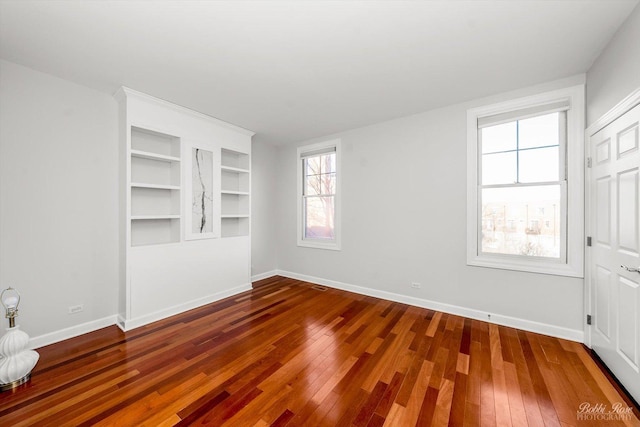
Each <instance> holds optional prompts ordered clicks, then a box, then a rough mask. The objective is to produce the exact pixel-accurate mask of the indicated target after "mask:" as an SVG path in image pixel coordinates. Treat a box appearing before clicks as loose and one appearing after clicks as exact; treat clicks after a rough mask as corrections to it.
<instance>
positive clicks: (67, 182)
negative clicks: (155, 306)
mask: <svg viewBox="0 0 640 427" xmlns="http://www.w3.org/2000/svg"><path fill="white" fill-rule="evenodd" d="M0 93H1V94H2V95H1V96H0V287H1V288H3V289H4V288H6V287H8V286H13V287H15V288H17V289H18V290H19V291H20V292H21V294H22V302H21V304H20V307H19V310H20V316H19V318H18V322H17V323H19V324H21V325H22V327H23V329H24V330H26V331H27V332H28V333H29V334H30V335H31V336H32V337H38V336H41V335H43V334H47V333H52V332H55V331H59V330H61V329H64V328H68V327H72V326H77V325H80V324H83V323H85V322H91V321H95V320H97V319H103V318H105V317H108V316H113V315H115V313H116V307H117V297H118V295H117V292H118V287H117V281H118V142H117V141H118V135H117V120H118V116H117V104H116V101H115V100H114V99H113V98H112V97H111V96H109V95H107V94H103V93H100V92H96V91H94V90H91V89H87V88H85V87H83V86H78V85H76V84H74V83H71V82H68V81H65V80H61V79H58V78H56V77H52V76H50V75H47V74H43V73H40V72H37V71H34V70H31V69H29V68H25V67H22V66H19V65H16V64H13V63H10V62H6V61H0ZM76 304H84V312H82V313H78V314H74V315H69V314H68V313H67V310H68V307H69V306H71V305H76ZM5 322H6V321H5V319H4V318H2V324H3V328H4V325H5Z"/></svg>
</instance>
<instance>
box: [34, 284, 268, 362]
mask: <svg viewBox="0 0 640 427" xmlns="http://www.w3.org/2000/svg"><path fill="white" fill-rule="evenodd" d="M272 275H275V274H272ZM267 277H270V276H267ZM248 290H251V284H250V283H247V284H244V285H240V286H236V287H234V288H231V289H227V290H225V291H222V292H218V293H215V294H212V295H209V296H206V297H204V298H199V299H196V300H193V301H189V302H186V303H184V304H179V305H176V306H174V307H170V308H167V309H165V310H160V311H157V312H155V313H151V314H148V315H145V316H140V317H138V318H135V319H130V320H125V318H124V317H123V316H122V315H120V314H114V315H112V316H107V317H103V318H102V319H97V320H92V321H90V322H86V323H82V324H80V325H76V326H71V327H69V328H65V329H61V330H59V331H55V332H50V333H48V334H44V335H40V336H37V337H33V338H31V339H30V340H29V348H30V349H37V348H40V347H44V346H46V345H49V344H54V343H57V342H60V341H64V340H67V339H69V338H74V337H77V336H78V335H82V334H87V333H89V332H93V331H96V330H98V329H102V328H106V327H107V326H111V325H117V326H118V327H119V328H120V329H122V330H123V331H130V330H131V329H134V328H137V327H139V326H143V325H147V324H149V323H152V322H155V321H157V320H162V319H164V318H167V317H170V316H173V315H176V314H180V313H182V312H185V311H187V310H191V309H193V308H198V307H200V306H203V305H206V304H210V303H212V302H216V301H219V300H221V299H224V298H227V297H230V296H233V295H236V294H239V293H242V292H245V291H248Z"/></svg>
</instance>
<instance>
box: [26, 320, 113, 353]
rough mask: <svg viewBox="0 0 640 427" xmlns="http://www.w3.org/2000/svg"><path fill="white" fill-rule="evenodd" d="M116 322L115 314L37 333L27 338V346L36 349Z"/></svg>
mask: <svg viewBox="0 0 640 427" xmlns="http://www.w3.org/2000/svg"><path fill="white" fill-rule="evenodd" d="M115 324H116V315H115V314H114V315H113V316H107V317H103V318H102V319H97V320H92V321H90V322H86V323H82V324H80V325H76V326H71V327H69V328H65V329H60V330H59V331H55V332H49V333H48V334H44V335H39V336H37V337H33V338H31V339H30V340H29V348H31V349H36V348H40V347H44V346H45V345H49V344H54V343H57V342H59V341H64V340H68V339H69V338H74V337H77V336H78V335H82V334H86V333H89V332H93V331H97V330H98V329H102V328H106V327H107V326H111V325H115Z"/></svg>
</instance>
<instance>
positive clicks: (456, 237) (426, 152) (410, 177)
mask: <svg viewBox="0 0 640 427" xmlns="http://www.w3.org/2000/svg"><path fill="white" fill-rule="evenodd" d="M581 83H584V75H580V76H575V77H572V78H568V79H564V80H563V81H557V82H552V83H549V84H545V85H541V86H538V87H535V88H528V89H523V90H519V91H516V92H512V93H509V94H504V95H500V96H494V97H491V98H487V99H483V100H477V101H474V102H470V103H465V104H458V105H453V106H450V107H446V108H441V109H437V110H432V111H428V112H425V113H422V114H418V115H415V116H410V117H406V118H402V119H397V120H393V121H388V122H384V123H380V124H376V125H373V126H368V127H364V128H360V129H355V130H351V131H348V132H344V133H341V134H336V135H330V136H327V137H326V138H318V139H314V140H311V141H305V142H303V143H301V144H298V145H304V144H307V143H312V142H318V141H322V140H324V139H330V138H331V139H333V138H336V137H339V138H341V139H342V144H343V145H342V152H343V159H342V168H343V169H342V171H341V172H342V173H341V179H342V186H343V187H342V188H343V194H342V213H343V218H342V230H343V236H342V251H329V250H320V249H310V248H302V247H298V246H296V217H295V215H296V179H297V177H296V161H297V159H296V147H295V146H290V147H283V148H282V149H281V150H280V155H279V163H278V165H277V169H278V171H279V177H278V193H277V194H278V195H279V198H278V199H277V201H276V202H277V205H278V211H277V217H278V236H279V239H278V241H279V244H278V257H279V260H278V266H279V269H280V270H283V271H285V272H293V273H296V274H302V275H306V276H312V277H317V278H322V279H328V280H332V281H336V282H341V283H343V284H347V285H355V286H360V287H363V288H368V290H369V291H373V293H377V294H380V291H382V292H390V293H394V294H398V295H400V296H402V297H414V298H418V299H421V300H429V301H433V302H437V303H442V304H450V305H453V306H458V307H463V308H465V309H471V310H479V311H480V312H483V313H492V319H494V320H496V319H499V318H501V317H513V318H518V319H523V320H525V321H526V322H528V325H529V326H531V325H532V324H535V323H536V322H538V323H541V324H544V325H550V326H551V327H552V328H555V329H557V330H555V331H554V332H555V333H561V334H564V335H565V336H571V337H574V338H579V337H580V336H581V334H582V329H583V327H582V324H583V280H582V279H576V278H567V277H559V276H550V275H541V274H532V273H521V272H514V271H505V270H497V269H488V268H479V267H469V266H467V265H466V252H465V248H466V209H467V206H466V110H467V109H468V108H471V107H475V106H479V105H483V104H488V103H492V102H498V101H502V100H506V99H511V98H515V97H520V96H526V95H531V94H533V93H536V92H542V91H546V90H553V89H557V88H560V87H566V86H571V85H575V84H581ZM411 282H419V283H421V284H422V288H421V289H412V288H411V287H410V283H411ZM563 328H565V329H566V330H563ZM559 331H560V332H559ZM565 332H566V333H565Z"/></svg>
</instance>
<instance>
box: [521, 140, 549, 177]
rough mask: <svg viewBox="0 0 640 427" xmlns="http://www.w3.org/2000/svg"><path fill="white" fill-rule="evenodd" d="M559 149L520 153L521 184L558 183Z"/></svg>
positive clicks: (537, 149) (542, 149) (538, 149)
mask: <svg viewBox="0 0 640 427" xmlns="http://www.w3.org/2000/svg"><path fill="white" fill-rule="evenodd" d="M558 152H559V148H558V147H549V148H536V149H533V150H524V151H520V171H519V173H520V181H519V182H549V181H558V179H559V178H558V174H559V159H558V154H559V153H558Z"/></svg>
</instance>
